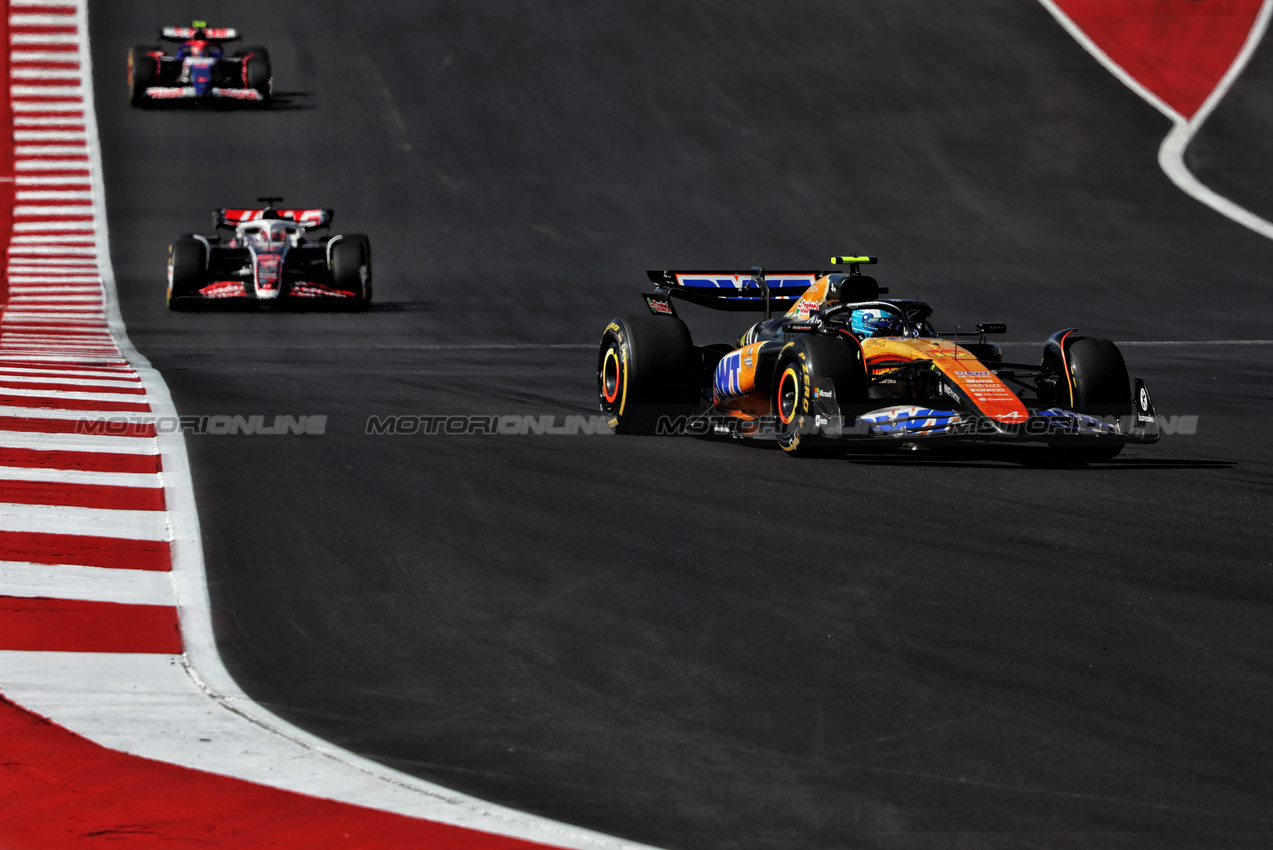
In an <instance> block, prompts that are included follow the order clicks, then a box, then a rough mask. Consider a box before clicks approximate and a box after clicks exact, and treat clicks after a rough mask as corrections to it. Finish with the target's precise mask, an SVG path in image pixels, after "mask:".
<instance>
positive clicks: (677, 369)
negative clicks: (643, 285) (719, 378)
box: [597, 316, 698, 434]
mask: <svg viewBox="0 0 1273 850" xmlns="http://www.w3.org/2000/svg"><path fill="white" fill-rule="evenodd" d="M697 379H698V356H697V353H696V352H695V350H694V342H693V339H692V338H691V337H690V332H689V328H687V327H686V326H685V323H684V322H682V321H681V320H680V319H678V318H675V317H673V316H621V317H619V318H617V319H614V320H612V321H611V322H610V323H609V324H607V325H606V328H605V331H603V332H602V334H601V344H600V346H599V347H598V350H597V402H598V406H599V407H600V410H601V413H602V414H603V415H604V416H605V417H606V422H607V424H608V425H609V426H610V428H611V429H612V430H613V431H614V432H615V433H616V434H655V433H661V432H660V420H661V419H662V420H664V422H663V424H665V425H666V424H669V423H671V422H674V421H675V419H676V418H677V417H679V416H683V415H686V414H688V413H689V412H691V411H692V410H693V409H694V407H695V404H696V402H697V401H698V380H697ZM664 430H666V429H664Z"/></svg>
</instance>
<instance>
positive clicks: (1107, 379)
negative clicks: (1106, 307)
mask: <svg viewBox="0 0 1273 850" xmlns="http://www.w3.org/2000/svg"><path fill="white" fill-rule="evenodd" d="M1064 354H1065V366H1064V369H1065V374H1063V375H1062V376H1061V380H1063V381H1065V382H1066V383H1065V389H1064V390H1062V391H1061V392H1060V395H1061V396H1062V397H1063V398H1064V397H1065V396H1067V395H1068V400H1069V402H1070V407H1071V408H1072V409H1073V410H1076V411H1078V412H1079V413H1086V414H1089V415H1091V416H1098V417H1111V416H1112V417H1127V416H1130V415H1132V414H1133V413H1134V412H1135V410H1136V401H1135V398H1134V397H1133V393H1132V381H1131V377H1130V375H1129V374H1128V372H1127V364H1126V363H1125V362H1124V360H1123V355H1122V352H1120V351H1119V350H1118V346H1116V345H1115V344H1114V343H1112V342H1110V341H1109V340H1108V339H1103V338H1101V337H1094V336H1090V337H1085V336H1077V335H1071V336H1068V337H1066V339H1065V341H1064ZM1058 389H1059V388H1058ZM1123 446H1124V443H1123V442H1121V441H1119V442H1111V443H1104V444H1102V443H1100V442H1094V443H1092V444H1091V445H1077V444H1073V443H1065V444H1054V445H1053V446H1052V451H1053V453H1054V454H1055V455H1057V456H1058V457H1060V458H1061V459H1063V460H1066V461H1071V462H1078V463H1086V462H1090V461H1101V460H1109V459H1111V458H1113V457H1114V456H1116V455H1117V454H1118V453H1119V452H1121V451H1122V449H1123Z"/></svg>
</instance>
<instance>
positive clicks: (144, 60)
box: [128, 47, 159, 106]
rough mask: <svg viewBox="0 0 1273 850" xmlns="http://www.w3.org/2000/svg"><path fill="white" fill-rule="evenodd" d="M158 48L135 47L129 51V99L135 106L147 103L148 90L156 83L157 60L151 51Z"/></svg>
mask: <svg viewBox="0 0 1273 850" xmlns="http://www.w3.org/2000/svg"><path fill="white" fill-rule="evenodd" d="M152 50H153V51H158V50H159V48H158V47H134V48H132V49H131V50H129V51H128V99H129V101H130V102H131V103H132V105H133V106H141V105H142V104H144V103H145V102H146V89H148V88H150V87H151V86H153V85H155V83H156V69H155V65H156V63H155V60H154V59H152V58H151V56H150V53H151V51H152Z"/></svg>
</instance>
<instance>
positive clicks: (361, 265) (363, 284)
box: [331, 233, 371, 310]
mask: <svg viewBox="0 0 1273 850" xmlns="http://www.w3.org/2000/svg"><path fill="white" fill-rule="evenodd" d="M331 275H332V284H333V285H334V286H335V287H336V288H337V289H339V290H341V291H342V292H351V293H353V298H354V301H353V302H352V303H353V306H354V309H355V310H365V309H367V307H369V306H370V305H371V240H370V239H368V238H367V237H366V236H365V235H364V234H362V233H347V234H345V235H344V236H341V237H340V238H339V239H337V240H334V242H333V244H332V246H331Z"/></svg>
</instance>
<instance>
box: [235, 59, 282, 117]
mask: <svg viewBox="0 0 1273 850" xmlns="http://www.w3.org/2000/svg"><path fill="white" fill-rule="evenodd" d="M239 55H240V56H241V57H243V84H244V88H249V89H256V91H257V93H258V94H260V95H261V103H263V104H269V103H270V101H271V99H273V97H274V70H273V68H272V67H271V65H270V52H269V51H268V50H266V49H265V48H264V47H248V48H244V49H243V50H241V51H239Z"/></svg>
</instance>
